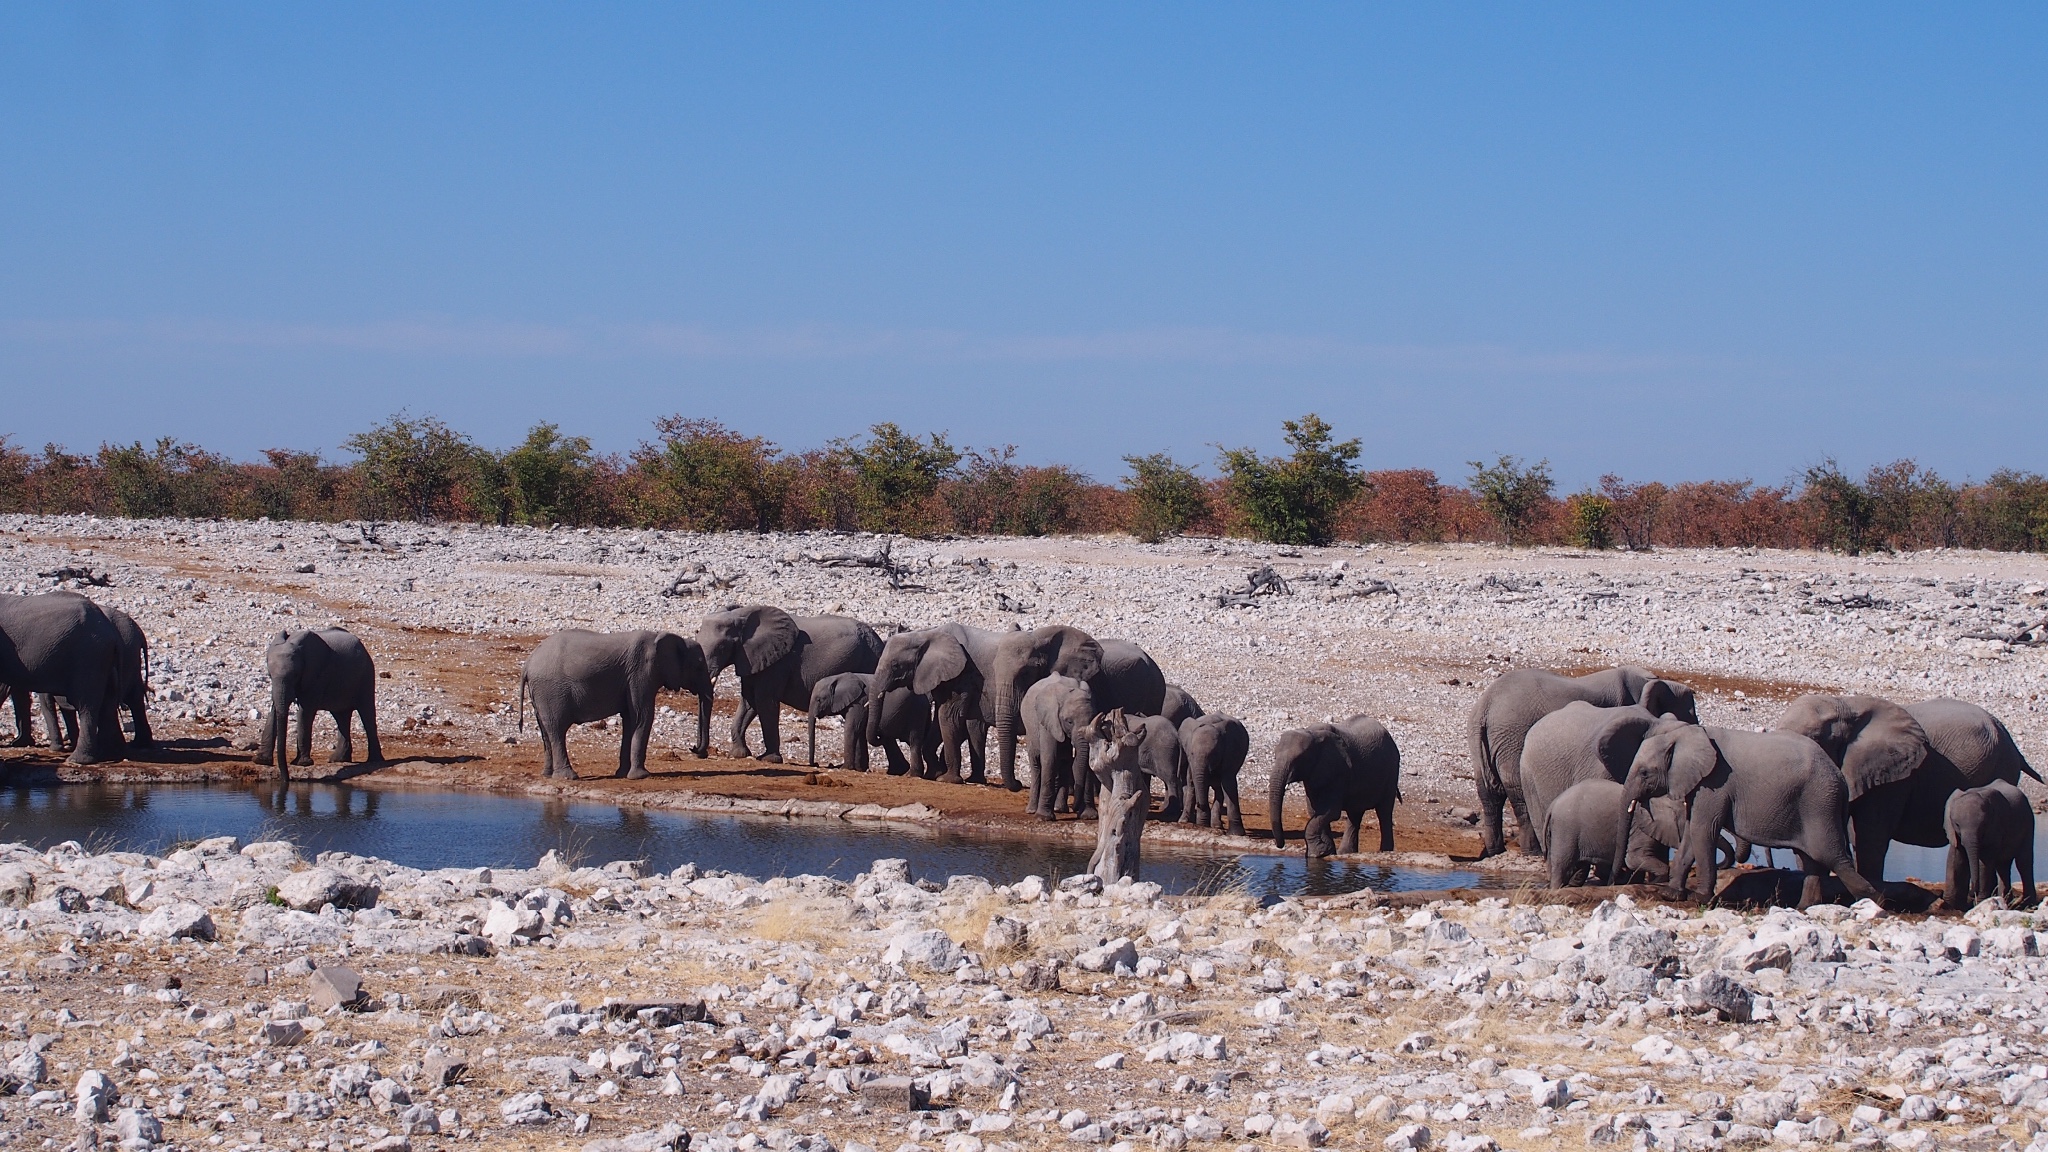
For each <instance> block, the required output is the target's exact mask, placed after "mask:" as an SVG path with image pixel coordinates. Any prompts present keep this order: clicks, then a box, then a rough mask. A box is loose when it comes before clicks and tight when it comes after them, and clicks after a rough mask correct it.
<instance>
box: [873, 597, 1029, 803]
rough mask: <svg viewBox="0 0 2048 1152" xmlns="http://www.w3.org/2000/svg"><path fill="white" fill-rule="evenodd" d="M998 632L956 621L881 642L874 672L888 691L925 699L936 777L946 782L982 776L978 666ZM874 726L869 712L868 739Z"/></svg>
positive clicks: (984, 730) (984, 735)
mask: <svg viewBox="0 0 2048 1152" xmlns="http://www.w3.org/2000/svg"><path fill="white" fill-rule="evenodd" d="M1003 635H1004V633H1000V632H991V631H988V630H987V629H984V628H975V627H973V626H971V625H967V624H960V623H946V624H941V625H939V626H937V627H935V628H925V629H919V630H916V631H911V632H899V633H897V634H896V635H894V636H891V637H890V638H889V640H888V641H887V643H885V644H884V645H883V646H882V655H881V656H880V657H878V658H877V660H876V666H875V675H876V676H877V677H880V678H883V679H884V680H885V681H888V682H891V683H893V684H894V687H892V688H890V689H889V690H890V691H891V692H913V693H916V694H918V695H921V696H926V697H928V698H929V699H930V700H931V702H932V714H933V722H934V724H935V726H936V734H937V740H936V742H935V744H934V748H935V751H936V753H937V754H938V756H939V758H940V760H941V762H942V763H943V764H944V768H943V770H942V771H941V774H940V776H939V779H941V780H943V781H945V782H946V783H948V784H958V783H960V782H962V781H963V780H965V781H966V782H967V783H970V784H979V783H982V782H984V781H985V780H986V779H987V769H986V764H987V759H986V754H987V741H988V722H987V721H986V720H985V719H984V718H983V715H982V702H983V690H982V689H983V684H982V674H981V668H982V666H983V665H988V666H991V667H992V666H993V662H994V659H995V656H994V653H995V648H996V642H997V640H998V639H999V638H1000V637H1001V636H1003ZM976 653H980V656H979V657H978V658H977V656H976V655H975V654H976ZM879 724H880V717H878V716H876V715H875V714H873V713H872V712H871V713H869V714H868V727H869V732H868V740H869V742H870V743H873V742H874V741H875V740H876V739H878V735H877V734H878V732H879ZM963 745H965V747H966V749H967V754H966V756H965V757H964V758H963V756H962V755H961V747H962V746H963ZM963 767H964V768H966V769H967V770H966V771H962V769H963Z"/></svg>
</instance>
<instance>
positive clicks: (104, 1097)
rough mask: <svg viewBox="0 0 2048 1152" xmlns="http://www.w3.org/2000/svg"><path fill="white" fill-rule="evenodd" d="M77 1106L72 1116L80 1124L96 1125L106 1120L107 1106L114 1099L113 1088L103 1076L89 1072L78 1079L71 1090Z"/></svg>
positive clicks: (92, 1071) (94, 1071) (95, 1072)
mask: <svg viewBox="0 0 2048 1152" xmlns="http://www.w3.org/2000/svg"><path fill="white" fill-rule="evenodd" d="M72 1095H73V1097H74V1098H75V1099H76V1100H77V1104H76V1105H75V1106H74V1107H73V1109H72V1114H73V1115H74V1116H76V1117H77V1119H78V1122H79V1123H80V1124H96V1123H98V1122H100V1121H102V1120H105V1119H106V1118H107V1104H108V1103H109V1102H110V1101H112V1100H113V1098H114V1086H113V1085H112V1084H111V1083H109V1082H108V1081H107V1078H106V1076H105V1074H103V1073H101V1072H98V1071H96V1070H89V1071H87V1072H86V1073H85V1074H84V1075H81V1076H80V1077H79V1078H78V1085H77V1087H75V1088H74V1089H72Z"/></svg>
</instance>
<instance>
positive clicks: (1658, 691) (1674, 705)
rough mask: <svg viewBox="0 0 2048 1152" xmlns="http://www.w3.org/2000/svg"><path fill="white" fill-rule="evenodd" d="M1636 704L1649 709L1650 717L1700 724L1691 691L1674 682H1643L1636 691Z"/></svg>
mask: <svg viewBox="0 0 2048 1152" xmlns="http://www.w3.org/2000/svg"><path fill="white" fill-rule="evenodd" d="M1636 702H1637V703H1639V704H1641V705H1642V706H1643V707H1645V708H1647V709H1649V710H1650V715H1652V716H1675V717H1677V718H1678V719H1680V720H1683V721H1685V722H1686V723H1687V724H1697V723H1699V722H1700V712H1699V706H1698V704H1697V703H1695V702H1694V700H1693V695H1692V689H1691V688H1689V687H1687V686H1686V685H1684V684H1680V683H1679V682H1678V681H1676V680H1659V679H1650V680H1645V681H1644V682H1643V685H1642V687H1641V688H1639V689H1637V691H1636Z"/></svg>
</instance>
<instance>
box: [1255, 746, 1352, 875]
mask: <svg viewBox="0 0 2048 1152" xmlns="http://www.w3.org/2000/svg"><path fill="white" fill-rule="evenodd" d="M1343 754H1344V753H1343V750H1342V749H1341V748H1339V747H1338V737H1337V730H1336V729H1335V728H1333V727H1331V726H1330V725H1328V724H1315V725H1311V726H1309V727H1307V728H1289V729H1288V730H1287V731H1285V732H1282V733H1281V734H1280V738H1279V739H1278V740H1275V741H1274V742H1273V778H1272V780H1271V781H1270V784H1271V786H1272V794H1271V795H1270V796H1269V797H1268V799H1267V803H1268V804H1269V805H1270V806H1269V807H1268V809H1267V811H1268V812H1270V813H1272V817H1271V819H1272V822H1273V843H1274V844H1276V845H1278V846H1280V847H1282V848H1285V847H1287V822H1286V821H1285V820H1282V819H1281V818H1280V814H1281V812H1282V810H1283V806H1284V805H1285V804H1286V803H1287V786H1288V785H1289V784H1292V783H1294V782H1295V781H1296V780H1305V777H1306V775H1307V774H1308V773H1310V772H1315V771H1319V770H1320V771H1328V769H1326V768H1323V763H1324V761H1325V760H1327V759H1328V758H1329V757H1331V756H1342V755H1343ZM1308 850H1309V855H1311V856H1314V855H1315V854H1316V852H1315V846H1314V845H1309V847H1308ZM1335 851H1336V845H1335V844H1328V845H1325V846H1324V848H1323V852H1322V855H1325V856H1328V855H1331V854H1333V853H1334V852H1335Z"/></svg>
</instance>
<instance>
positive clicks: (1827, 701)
mask: <svg viewBox="0 0 2048 1152" xmlns="http://www.w3.org/2000/svg"><path fill="white" fill-rule="evenodd" d="M1771 727H1773V728H1775V729H1777V730H1778V731H1780V732H1797V733H1799V734H1800V735H1801V736H1804V737H1806V738H1807V739H1809V740H1812V741H1813V742H1814V743H1816V744H1818V745H1820V746H1821V750H1822V751H1824V752H1826V753H1827V754H1828V759H1830V760H1833V761H1834V762H1835V763H1836V764H1837V765H1838V766H1840V768H1841V769H1842V777H1843V779H1845V780H1847V781H1848V782H1849V802H1850V803H1852V804H1853V803H1855V802H1856V801H1857V800H1858V799H1859V798H1860V797H1862V796H1863V794H1864V793H1866V792H1869V791H1870V790H1871V789H1873V788H1877V787H1879V786H1881V785H1885V784H1892V783H1896V782H1898V781H1901V780H1905V779H1908V778H1909V777H1911V776H1912V775H1913V773H1914V772H1916V771H1918V770H1919V768H1920V764H1921V762H1922V761H1924V760H1926V759H1927V749H1928V744H1927V733H1926V731H1925V730H1924V729H1922V728H1921V727H1920V722H1919V721H1917V720H1915V719H1913V714H1912V713H1910V712H1908V711H1906V710H1905V709H1904V708H1901V707H1900V706H1899V705H1897V704H1894V703H1892V702H1891V701H1889V700H1885V699H1882V698H1880V697H1877V696H1827V695H1822V694H1819V693H1814V694H1810V695H1806V696H1801V697H1800V698H1799V699H1797V700H1794V701H1793V702H1792V703H1791V704H1790V705H1788V706H1787V707H1786V709H1785V711H1784V713H1783V714H1782V715H1780V716H1779V717H1778V720H1777V722H1776V723H1775V724H1773V725H1771Z"/></svg>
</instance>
